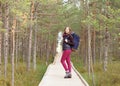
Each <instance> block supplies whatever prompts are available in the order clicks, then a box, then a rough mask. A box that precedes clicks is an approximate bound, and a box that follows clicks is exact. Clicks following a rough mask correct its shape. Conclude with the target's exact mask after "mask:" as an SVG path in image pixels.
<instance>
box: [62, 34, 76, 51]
mask: <svg viewBox="0 0 120 86" xmlns="http://www.w3.org/2000/svg"><path fill="white" fill-rule="evenodd" d="M65 40H67V42H66V41H65ZM73 45H74V42H73V37H72V35H71V34H66V33H64V34H63V50H69V49H71V47H72V46H73Z"/></svg>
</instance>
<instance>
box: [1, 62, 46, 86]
mask: <svg viewBox="0 0 120 86" xmlns="http://www.w3.org/2000/svg"><path fill="white" fill-rule="evenodd" d="M1 69H2V70H4V67H3V66H2V67H1ZM46 69H47V66H46V65H45V62H38V64H37V68H36V71H34V70H33V69H31V70H30V71H29V72H28V71H27V70H26V63H23V62H19V63H18V64H17V67H15V85H14V86H38V84H39V82H40V81H41V79H42V77H43V75H44V73H45V71H46ZM0 86H11V65H10V64H8V68H7V79H5V78H4V73H3V71H2V72H1V74H0Z"/></svg>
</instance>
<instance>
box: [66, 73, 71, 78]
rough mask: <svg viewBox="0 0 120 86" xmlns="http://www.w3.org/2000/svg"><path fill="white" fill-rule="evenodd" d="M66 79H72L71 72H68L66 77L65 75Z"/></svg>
mask: <svg viewBox="0 0 120 86" xmlns="http://www.w3.org/2000/svg"><path fill="white" fill-rule="evenodd" d="M64 78H72V75H71V73H70V72H66V75H65V77H64Z"/></svg>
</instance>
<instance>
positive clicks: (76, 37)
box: [71, 33, 80, 51]
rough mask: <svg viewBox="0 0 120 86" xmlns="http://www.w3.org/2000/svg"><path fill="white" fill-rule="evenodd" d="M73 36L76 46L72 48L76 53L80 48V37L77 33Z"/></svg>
mask: <svg viewBox="0 0 120 86" xmlns="http://www.w3.org/2000/svg"><path fill="white" fill-rule="evenodd" d="M71 35H72V36H73V42H74V46H72V50H73V51H74V50H77V49H78V46H79V44H80V36H79V35H77V34H76V33H72V34H71Z"/></svg>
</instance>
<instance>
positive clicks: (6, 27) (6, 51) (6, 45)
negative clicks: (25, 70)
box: [4, 3, 9, 78]
mask: <svg viewBox="0 0 120 86" xmlns="http://www.w3.org/2000/svg"><path fill="white" fill-rule="evenodd" d="M5 29H6V32H5V36H4V37H5V38H4V61H5V62H4V64H5V67H4V75H5V78H6V77H7V62H8V32H9V8H8V3H6V4H5Z"/></svg>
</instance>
